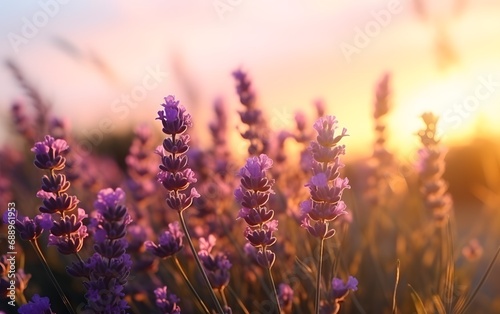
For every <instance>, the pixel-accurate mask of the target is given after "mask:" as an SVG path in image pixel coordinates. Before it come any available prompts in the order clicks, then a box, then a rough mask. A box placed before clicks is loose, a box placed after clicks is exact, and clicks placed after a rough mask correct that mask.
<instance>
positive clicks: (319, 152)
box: [300, 116, 350, 239]
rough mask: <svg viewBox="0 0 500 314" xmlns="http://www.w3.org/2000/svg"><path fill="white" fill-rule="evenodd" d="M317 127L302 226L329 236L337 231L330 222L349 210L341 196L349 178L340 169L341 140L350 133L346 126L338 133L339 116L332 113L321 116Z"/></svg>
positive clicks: (318, 233)
mask: <svg viewBox="0 0 500 314" xmlns="http://www.w3.org/2000/svg"><path fill="white" fill-rule="evenodd" d="M314 128H315V129H316V131H317V132H318V135H317V138H316V139H317V140H316V141H315V142H311V146H310V151H311V153H312V156H313V161H312V170H313V176H312V178H311V180H310V181H309V183H307V184H306V186H307V187H308V188H309V192H310V195H311V198H310V199H309V200H306V201H304V202H302V203H301V204H300V207H301V210H302V214H303V217H304V218H303V220H302V227H304V228H305V229H307V230H308V231H309V233H310V234H311V235H312V236H314V237H317V238H320V239H328V238H330V237H332V236H333V235H334V234H335V230H334V229H330V228H329V223H330V222H331V221H333V220H335V219H336V218H337V217H338V216H340V215H343V214H345V213H346V205H345V203H344V202H343V201H342V200H341V198H342V194H343V192H344V190H345V189H349V188H350V186H349V180H348V179H347V178H340V169H341V168H342V167H343V166H344V165H343V164H342V163H341V162H340V155H343V154H344V153H345V148H344V146H343V145H341V146H339V145H338V143H339V142H340V140H341V139H342V138H343V137H344V136H347V130H346V129H343V130H342V133H341V134H340V135H336V134H335V129H336V128H337V120H336V119H335V117H333V116H326V117H323V118H320V119H319V120H318V121H316V123H315V124H314Z"/></svg>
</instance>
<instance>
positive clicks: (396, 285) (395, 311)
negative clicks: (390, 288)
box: [392, 259, 401, 314]
mask: <svg viewBox="0 0 500 314" xmlns="http://www.w3.org/2000/svg"><path fill="white" fill-rule="evenodd" d="M400 266H401V263H400V261H399V259H398V261H397V265H396V282H395V283H394V292H393V294H392V313H393V314H396V313H397V312H398V307H397V305H396V293H397V290H398V284H399V268H400Z"/></svg>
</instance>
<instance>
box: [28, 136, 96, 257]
mask: <svg viewBox="0 0 500 314" xmlns="http://www.w3.org/2000/svg"><path fill="white" fill-rule="evenodd" d="M68 149H69V146H68V143H66V141H65V140H63V139H54V138H53V137H52V136H49V135H47V136H45V138H44V140H43V141H41V142H37V143H35V145H34V147H33V148H32V149H31V151H32V152H34V153H35V161H34V164H35V166H36V167H38V168H40V169H44V170H48V172H49V173H48V175H44V176H43V177H42V190H40V191H39V192H38V193H37V197H38V198H41V199H42V203H43V204H42V206H40V208H39V210H40V212H41V213H42V214H44V215H45V216H44V219H43V221H44V222H43V223H44V228H45V229H50V235H49V245H55V246H56V247H57V249H58V251H59V252H60V253H61V254H65V255H69V254H73V253H78V252H79V251H80V250H81V249H82V247H83V240H84V239H85V238H86V237H87V236H88V233H87V227H86V226H84V225H83V219H84V218H86V217H87V214H85V210H83V209H81V208H78V206H77V205H78V203H79V200H78V199H77V198H76V196H70V195H68V193H66V192H67V190H68V189H69V187H70V185H71V184H70V182H69V181H68V180H67V179H66V176H65V175H64V174H60V173H56V171H60V170H63V169H64V168H65V167H66V158H65V157H64V156H63V154H64V153H65V152H66V151H67V150H68ZM47 214H50V215H52V216H51V218H50V216H48V215H47ZM35 219H36V218H35ZM25 221H26V220H25ZM26 222H27V221H26Z"/></svg>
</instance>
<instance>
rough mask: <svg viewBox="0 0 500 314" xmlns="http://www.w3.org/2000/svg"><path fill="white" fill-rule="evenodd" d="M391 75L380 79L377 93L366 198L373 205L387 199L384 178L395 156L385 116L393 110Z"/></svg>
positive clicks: (388, 172)
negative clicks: (388, 143) (388, 144)
mask: <svg viewBox="0 0 500 314" xmlns="http://www.w3.org/2000/svg"><path fill="white" fill-rule="evenodd" d="M390 81H391V75H390V74H389V73H385V74H384V75H383V76H382V78H381V79H380V81H379V83H378V85H377V88H376V91H375V104H374V111H373V119H374V121H375V144H374V149H373V156H372V158H371V159H370V163H369V165H368V169H367V171H368V172H369V175H368V176H369V178H368V180H366V191H365V198H366V200H367V202H368V203H369V204H371V205H378V204H380V203H381V202H383V201H384V200H385V199H386V197H384V194H386V192H387V189H388V186H387V182H385V181H384V178H387V177H388V176H390V175H391V166H392V165H393V159H394V157H393V155H392V154H391V153H390V152H389V151H388V150H387V147H386V145H385V142H386V121H385V116H386V115H387V113H388V112H389V110H390V108H391V90H390Z"/></svg>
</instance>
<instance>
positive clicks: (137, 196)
mask: <svg viewBox="0 0 500 314" xmlns="http://www.w3.org/2000/svg"><path fill="white" fill-rule="evenodd" d="M134 135H135V136H134V140H133V142H132V145H131V146H130V149H129V154H128V156H127V157H126V159H125V162H126V163H127V172H128V175H129V177H130V178H129V179H128V180H127V186H128V187H129V189H130V191H131V192H132V193H131V194H132V197H133V199H134V200H135V201H136V202H141V201H142V200H144V199H145V198H147V197H148V196H150V195H152V194H153V193H154V191H155V185H154V176H155V174H154V172H155V170H156V166H155V165H154V163H152V162H151V161H150V153H149V152H150V149H149V148H150V146H151V145H150V144H151V140H152V131H151V129H150V127H149V126H147V125H145V124H143V125H140V126H139V127H137V128H136V129H135V131H134ZM140 207H141V206H137V208H136V212H137V216H139V218H140V217H142V216H143V215H145V214H146V213H143V212H142V211H141V208H140Z"/></svg>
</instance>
